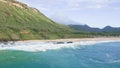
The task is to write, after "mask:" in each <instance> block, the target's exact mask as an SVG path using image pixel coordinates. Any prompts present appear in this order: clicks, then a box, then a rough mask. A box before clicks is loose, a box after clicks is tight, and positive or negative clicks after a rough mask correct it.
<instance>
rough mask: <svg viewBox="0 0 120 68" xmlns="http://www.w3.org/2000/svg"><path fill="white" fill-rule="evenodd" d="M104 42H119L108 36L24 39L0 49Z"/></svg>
mask: <svg viewBox="0 0 120 68" xmlns="http://www.w3.org/2000/svg"><path fill="white" fill-rule="evenodd" d="M106 42H120V38H119V37H118V38H117V37H116V38H115V37H111V38H110V37H109V38H105V37H104V38H78V39H74V38H73V39H56V40H25V41H16V42H14V44H10V43H8V44H7V45H5V44H0V50H22V51H30V52H38V51H47V50H54V49H61V48H76V47H78V46H82V45H94V44H99V43H106Z"/></svg>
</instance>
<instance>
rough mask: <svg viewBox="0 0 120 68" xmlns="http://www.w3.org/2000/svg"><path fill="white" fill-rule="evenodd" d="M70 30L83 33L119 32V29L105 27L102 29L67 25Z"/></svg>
mask: <svg viewBox="0 0 120 68" xmlns="http://www.w3.org/2000/svg"><path fill="white" fill-rule="evenodd" d="M69 26H70V27H71V28H73V29H75V30H78V31H85V32H120V27H112V26H105V27H104V28H102V29H100V28H94V27H90V26H88V25H72V24H71V25H69Z"/></svg>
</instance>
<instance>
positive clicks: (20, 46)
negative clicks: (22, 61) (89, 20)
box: [0, 42, 79, 52]
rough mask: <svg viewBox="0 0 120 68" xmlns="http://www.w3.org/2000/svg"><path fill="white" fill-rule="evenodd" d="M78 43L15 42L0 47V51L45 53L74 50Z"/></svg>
mask: <svg viewBox="0 0 120 68" xmlns="http://www.w3.org/2000/svg"><path fill="white" fill-rule="evenodd" d="M78 44H79V43H78V42H74V43H69V44H67V43H65V44H53V43H41V42H16V43H15V44H13V45H12V46H4V47H0V50H22V51H31V52H38V51H46V50H54V49H60V48H75V46H77V45H78Z"/></svg>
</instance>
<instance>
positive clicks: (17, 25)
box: [0, 0, 72, 40]
mask: <svg viewBox="0 0 120 68" xmlns="http://www.w3.org/2000/svg"><path fill="white" fill-rule="evenodd" d="M71 32H72V30H71V29H70V28H69V27H68V26H63V25H60V24H57V23H55V22H53V21H52V20H50V19H48V18H47V17H46V16H44V15H43V14H42V13H40V12H39V11H38V10H37V9H34V8H31V7H28V6H27V5H24V4H22V3H19V2H16V1H14V0H2V1H0V40H28V39H29V40H30V39H56V38H63V37H64V36H65V35H64V33H66V34H69V33H71Z"/></svg>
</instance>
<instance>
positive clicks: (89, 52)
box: [0, 42, 120, 68]
mask: <svg viewBox="0 0 120 68" xmlns="http://www.w3.org/2000/svg"><path fill="white" fill-rule="evenodd" d="M0 68H120V42H107V43H98V44H91V45H86V46H85V45H83V46H82V45H81V46H76V47H74V48H73V47H72V48H61V49H53V50H52V49H50V50H46V51H38V52H28V51H18V50H1V51H0Z"/></svg>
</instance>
